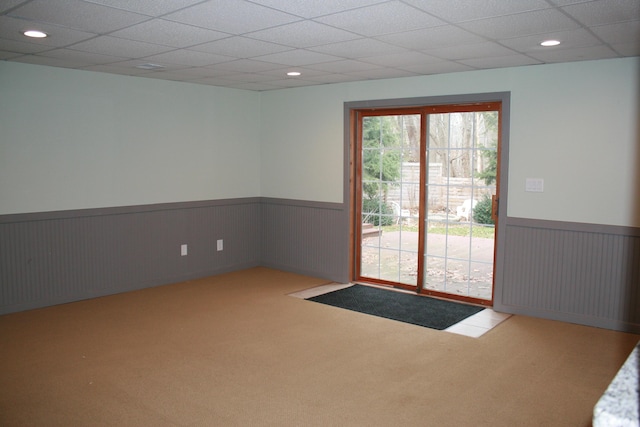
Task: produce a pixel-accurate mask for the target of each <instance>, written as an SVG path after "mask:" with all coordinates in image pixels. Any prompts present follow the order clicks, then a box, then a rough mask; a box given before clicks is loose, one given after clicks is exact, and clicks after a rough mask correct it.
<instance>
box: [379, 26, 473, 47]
mask: <svg viewBox="0 0 640 427" xmlns="http://www.w3.org/2000/svg"><path fill="white" fill-rule="evenodd" d="M376 39H378V40H382V41H385V42H387V43H391V44H394V45H396V46H402V47H405V48H407V49H413V50H426V49H434V48H437V47H452V48H455V46H458V45H461V44H471V43H481V42H483V41H485V39H484V38H482V37H480V36H477V35H475V34H472V33H470V32H468V31H465V30H463V29H461V28H458V27H455V26H453V25H445V26H441V27H434V28H427V29H423V30H415V31H407V32H405V33H398V34H390V35H386V36H380V37H376Z"/></svg>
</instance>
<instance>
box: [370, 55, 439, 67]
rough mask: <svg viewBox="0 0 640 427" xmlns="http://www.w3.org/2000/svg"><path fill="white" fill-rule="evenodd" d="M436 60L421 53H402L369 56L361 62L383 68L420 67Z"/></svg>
mask: <svg viewBox="0 0 640 427" xmlns="http://www.w3.org/2000/svg"><path fill="white" fill-rule="evenodd" d="M433 60H436V61H438V59H437V58H434V57H432V56H429V55H426V54H424V53H421V52H413V51H412V52H409V51H406V52H400V53H393V54H390V55H380V56H368V57H366V58H362V59H361V61H363V62H369V63H371V64H376V65H380V66H383V67H394V68H396V67H406V66H409V65H419V64H424V63H427V62H429V61H433Z"/></svg>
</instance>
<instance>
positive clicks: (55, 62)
mask: <svg viewBox="0 0 640 427" xmlns="http://www.w3.org/2000/svg"><path fill="white" fill-rule="evenodd" d="M13 61H15V62H22V63H25V64H35V65H46V66H48V67H60V68H81V67H84V66H86V65H87V63H86V62H79V61H70V60H68V59H60V58H49V57H47V56H39V55H24V56H21V57H19V58H15V59H13Z"/></svg>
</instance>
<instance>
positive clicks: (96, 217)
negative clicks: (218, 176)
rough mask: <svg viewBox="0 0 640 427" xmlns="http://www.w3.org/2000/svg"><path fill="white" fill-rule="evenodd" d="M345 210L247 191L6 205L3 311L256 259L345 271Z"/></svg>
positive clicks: (0, 277)
mask: <svg viewBox="0 0 640 427" xmlns="http://www.w3.org/2000/svg"><path fill="white" fill-rule="evenodd" d="M345 212H346V211H345V210H344V209H343V208H342V205H339V204H332V203H315V202H296V201H288V200H275V199H264V200H263V199H261V198H243V199H228V200H216V201H207V202H191V203H170V204H159V205H147V206H132V207H121V208H105V209H87V210H76V211H58V212H43V213H33V214H15V215H3V216H0V284H1V286H0V314H4V313H11V312H16V311H21V310H27V309H33V308H38V307H46V306H49V305H54V304H61V303H66V302H71V301H77V300H81V299H86V298H93V297H98V296H102V295H109V294H114V293H118V292H126V291H132V290H136V289H141V288H145V287H150V286H157V285H162V284H168V283H174V282H178V281H182V280H187V279H192V278H198V277H205V276H209V275H215V274H220V273H224V272H227V271H235V270H241V269H245V268H249V267H254V266H258V265H264V266H268V267H272V268H278V269H283V270H287V271H292V272H299V273H302V274H308V275H313V276H318V277H324V278H327V280H328V281H329V280H334V281H347V280H348V279H347V274H348V270H347V259H348V257H347V249H348V246H347V245H345V243H346V236H348V233H345V230H344V228H343V227H344V226H345V224H346V223H345V221H343V220H342V218H344V215H345ZM218 239H222V240H223V242H224V245H223V246H224V249H223V250H222V251H217V250H216V242H217V240H218ZM182 244H187V245H188V255H187V256H181V255H180V246H181V245H182Z"/></svg>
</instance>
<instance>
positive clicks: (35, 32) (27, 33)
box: [22, 30, 48, 39]
mask: <svg viewBox="0 0 640 427" xmlns="http://www.w3.org/2000/svg"><path fill="white" fill-rule="evenodd" d="M22 34H24V35H25V36H27V37H33V38H36V39H43V38H45V37H47V36H48V34H47V33H43V32H42V31H38V30H28V31H25V32H23V33H22Z"/></svg>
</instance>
